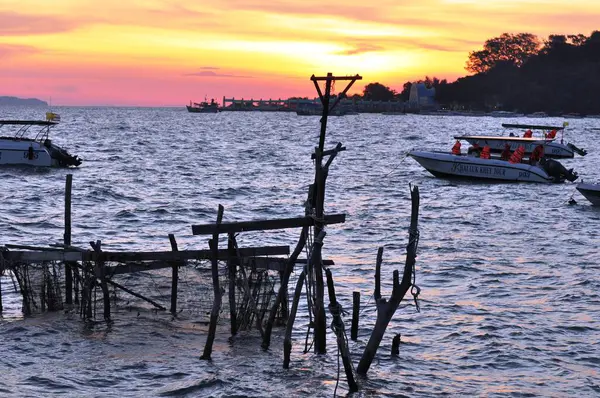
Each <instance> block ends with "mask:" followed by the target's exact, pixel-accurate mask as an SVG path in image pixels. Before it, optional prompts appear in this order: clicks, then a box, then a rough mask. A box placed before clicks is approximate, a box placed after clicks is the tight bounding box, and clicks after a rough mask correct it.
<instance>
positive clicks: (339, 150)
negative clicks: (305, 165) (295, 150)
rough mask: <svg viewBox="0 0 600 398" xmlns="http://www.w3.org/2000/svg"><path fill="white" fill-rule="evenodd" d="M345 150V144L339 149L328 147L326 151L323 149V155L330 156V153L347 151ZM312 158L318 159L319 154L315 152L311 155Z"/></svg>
mask: <svg viewBox="0 0 600 398" xmlns="http://www.w3.org/2000/svg"><path fill="white" fill-rule="evenodd" d="M345 150H346V147H345V146H343V147H340V148H339V149H338V148H334V149H327V150H326V151H323V153H322V154H321V156H329V155H333V154H334V153H338V152H342V151H345ZM310 158H311V159H313V160H314V159H316V158H317V154H316V153H314V152H313V153H312V154H311V155H310Z"/></svg>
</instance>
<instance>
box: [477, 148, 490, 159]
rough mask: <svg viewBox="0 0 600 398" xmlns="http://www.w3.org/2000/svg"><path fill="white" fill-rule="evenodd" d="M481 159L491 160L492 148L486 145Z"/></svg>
mask: <svg viewBox="0 0 600 398" xmlns="http://www.w3.org/2000/svg"><path fill="white" fill-rule="evenodd" d="M479 157H480V158H481V159H489V158H490V146H489V145H486V146H484V147H483V150H482V151H481V155H480V156H479Z"/></svg>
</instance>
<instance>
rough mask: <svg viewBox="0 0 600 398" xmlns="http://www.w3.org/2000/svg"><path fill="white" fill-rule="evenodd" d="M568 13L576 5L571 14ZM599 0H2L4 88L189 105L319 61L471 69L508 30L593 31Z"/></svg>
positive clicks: (250, 91) (85, 100) (274, 87)
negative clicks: (487, 44) (199, 0)
mask: <svg viewBox="0 0 600 398" xmlns="http://www.w3.org/2000/svg"><path fill="white" fill-rule="evenodd" d="M565 15H567V16H568V17H564V16H565ZM597 20H600V5H599V4H597V3H596V2H592V1H591V0H589V1H586V0H573V1H570V2H568V3H567V2H566V1H557V0H539V1H535V2H534V1H528V2H523V1H515V0H512V1H502V2H500V1H497V0H491V1H489V2H485V3H484V2H474V1H470V0H421V1H417V0H408V1H406V2H402V4H400V3H399V2H397V1H395V0H380V1H379V2H378V3H377V6H368V5H365V4H364V3H363V2H357V1H353V0H346V1H340V0H334V1H333V2H331V3H330V5H329V7H328V9H327V10H323V7H322V3H321V2H319V1H316V0H304V1H302V2H300V1H298V2H290V1H283V0H272V1H269V2H266V1H265V2H261V1H248V0H223V1H219V2H217V3H210V4H208V5H205V4H202V5H200V4H189V5H187V4H185V5H182V4H181V3H180V2H177V1H174V0H151V1H150V0H133V1H128V2H123V1H117V0H105V1H103V3H102V5H101V6H99V5H98V3H97V2H92V1H90V0H24V1H17V0H2V2H1V3H0V59H1V60H2V62H1V63H0V87H1V88H2V89H1V90H0V95H15V96H21V97H38V98H48V97H52V98H53V99H55V100H53V102H55V101H56V102H57V104H64V105H88V104H89V105H93V104H107V103H112V104H114V105H137V104H143V105H174V106H175V105H180V104H182V103H186V102H187V101H188V100H189V99H197V98H200V97H202V98H203V97H204V95H207V96H209V97H214V98H222V97H223V96H227V97H234V96H235V97H242V96H244V97H254V98H259V97H277V98H280V97H289V96H298V95H300V96H308V97H314V96H315V92H314V87H313V85H312V84H310V81H309V77H310V76H311V75H312V74H316V75H322V74H325V73H327V72H332V73H334V74H339V75H353V74H356V73H358V74H360V75H362V76H363V80H362V81H361V82H360V83H358V84H357V86H358V87H353V90H355V91H361V90H362V87H364V85H366V84H368V83H372V82H379V83H381V84H385V85H387V86H389V87H391V88H392V89H395V90H396V91H401V90H402V85H403V84H404V82H406V81H411V80H415V79H420V78H423V77H424V76H426V75H428V76H436V77H438V78H441V79H443V78H446V79H448V80H449V81H452V80H454V79H455V78H456V77H459V76H464V75H466V71H465V70H464V66H465V62H466V60H467V56H468V53H469V52H470V51H473V50H478V49H480V48H481V46H482V45H483V42H484V41H485V40H486V39H488V38H491V37H495V36H499V35H500V34H502V33H504V32H530V33H533V34H536V35H538V37H539V38H540V39H545V38H546V37H547V36H548V35H549V34H578V33H583V34H586V35H589V34H590V33H591V32H592V31H593V30H596V28H598V27H596V26H595V25H596V24H597V22H595V21H597Z"/></svg>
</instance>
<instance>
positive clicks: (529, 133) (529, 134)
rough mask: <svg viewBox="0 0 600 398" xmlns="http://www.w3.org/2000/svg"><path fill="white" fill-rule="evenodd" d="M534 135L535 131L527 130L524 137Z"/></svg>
mask: <svg viewBox="0 0 600 398" xmlns="http://www.w3.org/2000/svg"><path fill="white" fill-rule="evenodd" d="M532 136H533V131H531V130H527V131H526V132H525V134H523V138H531V137H532Z"/></svg>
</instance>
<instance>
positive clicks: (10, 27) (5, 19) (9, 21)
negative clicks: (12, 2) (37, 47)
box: [0, 11, 77, 36]
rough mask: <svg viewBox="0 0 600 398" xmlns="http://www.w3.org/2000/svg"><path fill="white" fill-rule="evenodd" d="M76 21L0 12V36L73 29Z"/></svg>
mask: <svg viewBox="0 0 600 398" xmlns="http://www.w3.org/2000/svg"><path fill="white" fill-rule="evenodd" d="M76 27H77V24H76V23H73V22H71V21H68V20H66V19H62V18H56V17H53V16H46V15H25V14H19V13H16V12H11V11H3V12H0V36H1V35H7V36H27V35H37V34H48V33H59V32H66V31H69V30H73V29H75V28H76Z"/></svg>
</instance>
